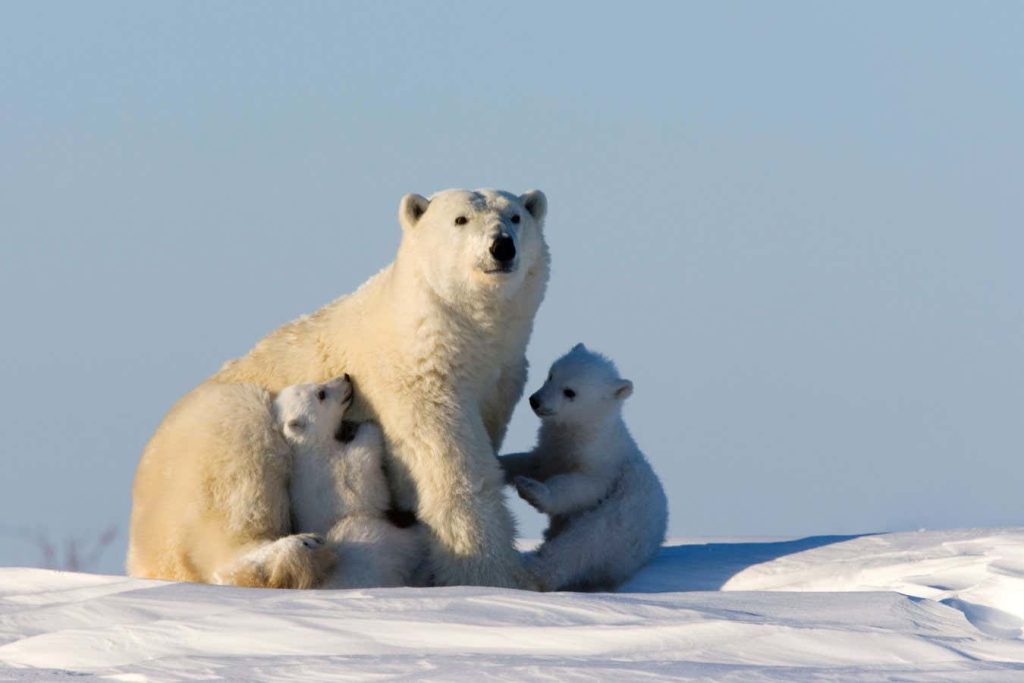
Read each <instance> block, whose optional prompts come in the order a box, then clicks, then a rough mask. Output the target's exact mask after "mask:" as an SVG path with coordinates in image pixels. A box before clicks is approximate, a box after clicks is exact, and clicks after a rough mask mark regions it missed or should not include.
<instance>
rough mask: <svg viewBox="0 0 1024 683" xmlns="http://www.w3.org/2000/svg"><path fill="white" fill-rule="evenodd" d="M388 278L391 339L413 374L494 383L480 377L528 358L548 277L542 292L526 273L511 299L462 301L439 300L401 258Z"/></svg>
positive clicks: (503, 296)
mask: <svg viewBox="0 0 1024 683" xmlns="http://www.w3.org/2000/svg"><path fill="white" fill-rule="evenodd" d="M389 279H390V282H389V283H388V284H387V287H388V288H390V289H391V290H392V291H391V294H390V295H389V296H388V297H387V300H388V301H389V303H390V305H391V313H392V315H391V321H390V322H391V325H392V327H393V329H394V331H395V335H394V337H393V338H394V339H396V340H399V343H400V344H401V345H402V346H403V349H404V351H403V355H406V356H407V357H408V358H409V360H410V362H411V363H413V364H414V365H415V366H416V369H415V372H414V374H415V375H422V374H423V373H425V372H426V373H430V374H432V375H433V376H435V377H438V376H442V377H445V378H446V379H447V380H448V381H452V382H455V383H469V384H474V383H475V382H477V381H493V378H491V377H490V376H485V375H483V374H480V373H481V372H482V371H487V370H493V369H494V368H495V367H498V366H500V365H502V364H503V363H504V362H506V361H507V360H508V359H507V358H506V357H507V356H509V355H512V356H519V357H521V356H522V355H523V354H524V353H525V350H526V342H527V341H528V340H529V336H530V332H531V331H532V323H533V316H534V314H535V313H536V310H537V307H538V306H539V304H540V297H541V296H542V295H543V282H546V279H547V278H546V276H545V277H543V278H534V279H535V280H538V279H542V283H541V287H540V291H539V292H537V289H538V288H537V287H536V286H535V285H534V283H533V282H531V281H530V274H528V275H527V280H526V281H524V283H523V286H522V287H521V288H520V290H519V291H517V292H516V293H515V294H514V295H513V296H511V297H509V296H507V293H505V292H501V291H497V290H496V291H495V292H493V293H491V292H487V293H486V294H485V295H484V296H479V297H465V299H464V300H462V301H458V302H450V301H447V300H445V299H442V298H441V297H440V296H438V295H437V294H436V293H435V292H434V291H433V290H431V289H430V288H429V287H428V286H427V285H426V284H425V282H424V279H423V278H422V277H421V276H420V275H419V274H418V273H417V272H416V271H415V269H414V268H413V267H412V264H409V263H404V264H403V263H402V260H401V259H399V260H397V261H396V262H395V264H394V266H393V267H392V269H391V271H390V272H389Z"/></svg>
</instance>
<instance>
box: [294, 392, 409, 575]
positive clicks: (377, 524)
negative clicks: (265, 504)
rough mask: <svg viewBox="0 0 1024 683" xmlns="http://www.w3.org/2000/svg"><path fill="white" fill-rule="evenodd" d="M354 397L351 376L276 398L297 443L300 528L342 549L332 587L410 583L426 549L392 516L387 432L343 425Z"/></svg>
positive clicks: (297, 521) (296, 504)
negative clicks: (385, 459)
mask: <svg viewBox="0 0 1024 683" xmlns="http://www.w3.org/2000/svg"><path fill="white" fill-rule="evenodd" d="M354 393H355V392H354V390H353V388H352V382H351V380H350V379H349V376H348V375H345V376H344V377H339V378H337V379H334V380H331V381H329V382H326V383H324V384H296V385H292V386H289V387H286V388H284V389H283V390H282V391H281V393H279V394H278V395H277V398H276V399H274V414H275V417H276V419H277V420H278V424H279V425H280V426H281V430H282V432H283V434H284V437H285V440H287V441H288V442H289V443H290V444H291V445H292V471H291V481H290V483H289V490H288V494H289V497H290V499H291V512H292V527H293V530H294V532H295V533H300V532H301V533H315V534H321V535H323V536H324V537H325V538H326V539H327V543H328V544H329V546H330V547H331V548H332V549H333V550H334V551H335V554H336V555H337V562H336V564H335V566H334V570H333V572H332V573H331V574H330V576H329V577H328V578H327V580H326V581H325V582H324V584H323V587H324V588H367V587H372V586H404V585H406V584H408V583H409V582H410V581H411V579H412V576H413V572H414V570H415V569H416V567H417V566H418V565H419V564H420V562H421V561H422V560H423V557H424V555H425V548H424V547H423V545H422V543H421V538H420V532H419V529H417V528H416V527H409V528H405V529H400V528H398V527H396V526H394V525H392V524H391V522H389V521H388V519H387V510H388V508H389V506H390V501H391V494H390V491H389V489H388V482H387V478H386V477H385V476H384V470H383V455H384V436H383V434H382V433H381V430H380V427H378V426H377V425H376V424H374V423H372V422H363V423H358V424H356V423H345V425H344V428H343V426H342V425H343V423H342V418H344V416H345V411H346V410H347V409H348V407H349V406H350V405H351V404H352V399H353V397H354Z"/></svg>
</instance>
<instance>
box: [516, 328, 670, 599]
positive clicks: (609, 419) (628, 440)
mask: <svg viewBox="0 0 1024 683" xmlns="http://www.w3.org/2000/svg"><path fill="white" fill-rule="evenodd" d="M632 393H633V384H632V382H630V381H629V380H625V379H621V378H620V377H619V373H618V371H617V370H616V369H615V365H614V364H613V363H612V362H611V361H610V360H608V359H607V358H605V357H604V356H602V355H600V354H597V353H593V352H591V351H589V350H588V349H587V348H586V347H585V346H583V344H577V345H576V346H575V347H573V349H572V350H571V351H570V352H569V353H568V354H566V355H565V356H563V357H562V358H560V359H558V360H557V361H555V363H554V365H553V366H552V367H551V372H550V373H549V374H548V378H547V381H546V382H545V383H544V386H543V387H541V388H540V390H539V391H538V392H537V393H535V394H533V395H532V396H530V407H531V408H533V411H534V412H535V413H536V414H537V415H538V416H539V417H540V418H541V426H540V432H539V435H538V439H537V446H536V447H535V448H534V449H533V451H531V452H529V453H521V454H515V455H505V456H501V457H499V460H500V462H501V466H502V468H503V469H504V471H505V478H506V481H508V482H509V483H514V484H515V487H516V489H517V490H518V492H519V495H520V496H521V497H522V498H523V499H525V500H526V501H527V502H528V503H530V505H532V506H533V507H535V508H536V509H537V510H539V511H540V512H543V513H546V514H548V515H549V517H550V524H549V526H548V528H547V530H546V531H545V532H544V543H543V544H542V545H541V546H540V548H539V549H538V550H537V551H536V552H535V553H533V554H532V555H531V556H529V557H528V558H527V566H528V567H529V569H530V570H531V572H532V573H533V574H534V575H535V576H536V578H537V580H538V581H539V582H540V584H541V586H542V589H544V590H610V589H612V588H614V587H615V586H618V585H619V584H620V583H622V582H623V581H625V580H626V579H628V578H629V577H630V576H632V575H633V573H634V572H636V571H637V570H638V569H640V567H642V566H643V565H645V564H646V563H647V562H649V561H650V560H651V559H652V558H653V557H654V556H655V555H656V554H657V553H658V549H659V548H660V547H661V544H662V541H664V539H665V527H666V524H667V521H668V502H667V500H666V498H665V492H664V490H663V489H662V487H661V482H659V480H658V477H657V475H656V474H655V473H654V470H652V469H651V466H650V465H649V464H648V463H647V460H646V459H645V458H644V455H643V453H641V452H640V449H639V448H638V447H637V445H636V442H635V441H634V440H633V437H632V436H630V433H629V430H628V429H627V428H626V424H625V422H624V421H623V419H622V402H623V401H624V400H625V399H626V398H627V397H629V396H630V395H631V394H632Z"/></svg>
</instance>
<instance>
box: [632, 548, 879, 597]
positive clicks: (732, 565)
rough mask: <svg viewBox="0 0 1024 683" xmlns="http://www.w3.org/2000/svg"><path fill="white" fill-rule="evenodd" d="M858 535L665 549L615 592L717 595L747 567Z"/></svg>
mask: <svg viewBox="0 0 1024 683" xmlns="http://www.w3.org/2000/svg"><path fill="white" fill-rule="evenodd" d="M862 535H864V534H860V535H854V536H808V537H807V538H800V539H797V540H793V541H774V542H758V543H694V544H688V545H666V546H664V547H662V549H661V552H660V553H659V554H658V556H657V557H656V558H654V560H653V561H652V562H651V563H650V564H648V565H647V566H646V567H644V568H643V569H641V570H640V571H639V572H638V573H637V575H636V576H634V577H633V578H632V579H630V580H629V581H627V582H626V583H624V584H623V585H622V586H620V587H619V589H618V590H619V592H622V593H674V592H680V591H717V590H719V589H721V588H722V586H724V585H725V583H726V582H727V581H728V580H729V579H730V578H732V577H733V576H735V575H736V574H739V573H740V572H741V571H743V570H744V569H746V568H747V567H752V566H754V565H756V564H762V563H764V562H769V561H771V560H774V559H777V558H779V557H782V556H784V555H792V554H794V553H801V552H804V551H805V550H811V549H813V548H820V547H821V546H824V545H831V544H832V543H842V542H843V541H849V540H852V539H854V538H859V537H860V536H862Z"/></svg>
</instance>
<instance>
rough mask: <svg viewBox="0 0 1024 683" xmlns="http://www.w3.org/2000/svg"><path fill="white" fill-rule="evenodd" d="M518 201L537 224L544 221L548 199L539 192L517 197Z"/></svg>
mask: <svg viewBox="0 0 1024 683" xmlns="http://www.w3.org/2000/svg"><path fill="white" fill-rule="evenodd" d="M519 201H520V202H521V203H522V205H523V206H524V207H526V210H527V211H529V212H530V215H531V216H533V220H535V221H537V222H538V223H540V222H542V221H543V220H544V216H545V215H546V214H547V212H548V198H547V197H545V196H544V193H543V192H541V191H540V190H530V191H529V192H526V193H524V194H522V195H520V196H519Z"/></svg>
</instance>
